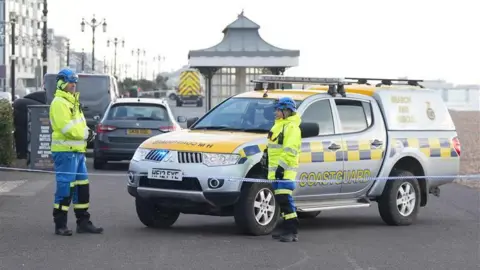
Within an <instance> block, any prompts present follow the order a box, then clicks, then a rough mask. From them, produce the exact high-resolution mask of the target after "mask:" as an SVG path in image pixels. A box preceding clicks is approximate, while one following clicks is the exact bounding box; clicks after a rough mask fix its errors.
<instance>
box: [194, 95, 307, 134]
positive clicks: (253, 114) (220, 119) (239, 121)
mask: <svg viewBox="0 0 480 270" xmlns="http://www.w3.org/2000/svg"><path fill="white" fill-rule="evenodd" d="M275 101H276V99H270V98H231V99H229V100H227V101H225V102H224V103H222V104H220V105H219V106H218V107H216V108H215V109H213V110H212V111H211V112H210V113H209V114H208V115H206V116H205V117H204V118H203V119H201V120H200V121H199V122H198V123H197V124H196V125H195V126H193V127H192V129H210V130H238V131H246V132H268V131H269V130H270V129H271V128H272V126H273V123H274V121H275V110H274V104H275ZM296 103H297V107H298V106H299V105H300V103H301V102H300V101H298V100H297V101H296Z"/></svg>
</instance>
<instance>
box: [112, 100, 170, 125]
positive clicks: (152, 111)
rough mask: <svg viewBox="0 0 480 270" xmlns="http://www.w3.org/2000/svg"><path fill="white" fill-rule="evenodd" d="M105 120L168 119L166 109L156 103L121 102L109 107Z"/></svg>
mask: <svg viewBox="0 0 480 270" xmlns="http://www.w3.org/2000/svg"><path fill="white" fill-rule="evenodd" d="M107 120H151V121H170V119H169V117H168V112H167V109H166V108H165V107H164V106H162V105H157V104H137V103H123V104H117V105H114V106H112V107H111V108H110V110H109V112H108V115H107Z"/></svg>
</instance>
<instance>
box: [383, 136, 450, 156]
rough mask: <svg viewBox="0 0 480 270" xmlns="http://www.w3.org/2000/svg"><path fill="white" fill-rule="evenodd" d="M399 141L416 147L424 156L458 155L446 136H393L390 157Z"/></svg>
mask: <svg viewBox="0 0 480 270" xmlns="http://www.w3.org/2000/svg"><path fill="white" fill-rule="evenodd" d="M397 141H400V142H401V143H402V144H403V147H411V148H418V149H419V150H420V152H422V153H423V154H424V155H425V156H426V157H432V158H433V157H435V158H453V157H458V154H457V152H456V151H455V148H454V147H453V143H452V141H451V140H450V139H448V138H395V139H393V140H392V143H391V145H392V150H391V151H390V157H393V156H394V155H395V154H396V153H397V149H396V148H395V146H396V144H397V143H396V142H397Z"/></svg>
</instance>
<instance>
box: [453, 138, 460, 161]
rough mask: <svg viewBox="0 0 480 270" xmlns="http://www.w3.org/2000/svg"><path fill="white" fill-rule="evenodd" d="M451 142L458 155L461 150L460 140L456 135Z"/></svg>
mask: <svg viewBox="0 0 480 270" xmlns="http://www.w3.org/2000/svg"><path fill="white" fill-rule="evenodd" d="M452 143H453V148H454V149H455V152H457V155H458V156H460V152H461V151H462V146H461V144H460V140H459V139H458V137H454V138H453V139H452Z"/></svg>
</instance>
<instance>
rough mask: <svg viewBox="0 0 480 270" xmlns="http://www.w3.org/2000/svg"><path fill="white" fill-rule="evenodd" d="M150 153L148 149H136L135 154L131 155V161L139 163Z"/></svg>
mask: <svg viewBox="0 0 480 270" xmlns="http://www.w3.org/2000/svg"><path fill="white" fill-rule="evenodd" d="M149 152H150V149H144V148H137V151H135V154H133V157H132V160H135V161H140V160H142V159H144V158H145V156H146V155H147V154H148V153H149Z"/></svg>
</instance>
